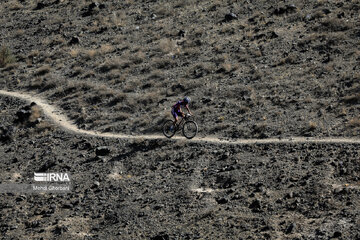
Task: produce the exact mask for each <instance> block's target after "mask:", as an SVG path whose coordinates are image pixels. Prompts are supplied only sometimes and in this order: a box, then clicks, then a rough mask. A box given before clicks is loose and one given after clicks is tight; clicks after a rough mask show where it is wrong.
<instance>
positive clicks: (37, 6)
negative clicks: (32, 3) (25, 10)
mask: <svg viewBox="0 0 360 240" xmlns="http://www.w3.org/2000/svg"><path fill="white" fill-rule="evenodd" d="M45 7H46V5H45V4H44V3H42V2H38V4H37V5H36V7H35V8H34V10H40V9H43V8H45Z"/></svg>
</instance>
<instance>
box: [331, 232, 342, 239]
mask: <svg viewBox="0 0 360 240" xmlns="http://www.w3.org/2000/svg"><path fill="white" fill-rule="evenodd" d="M339 237H341V232H337V231H336V232H334V235H333V238H339Z"/></svg>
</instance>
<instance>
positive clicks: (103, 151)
mask: <svg viewBox="0 0 360 240" xmlns="http://www.w3.org/2000/svg"><path fill="white" fill-rule="evenodd" d="M95 153H96V156H106V155H108V154H109V153H110V148H109V147H107V146H101V147H97V148H96V150H95Z"/></svg>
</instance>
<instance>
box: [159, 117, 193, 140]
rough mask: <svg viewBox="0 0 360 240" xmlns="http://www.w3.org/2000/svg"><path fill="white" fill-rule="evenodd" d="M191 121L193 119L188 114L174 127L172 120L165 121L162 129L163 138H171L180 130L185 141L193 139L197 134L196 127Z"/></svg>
mask: <svg viewBox="0 0 360 240" xmlns="http://www.w3.org/2000/svg"><path fill="white" fill-rule="evenodd" d="M192 119H193V117H192V116H191V115H190V114H186V115H185V117H183V118H182V119H181V121H180V122H179V123H177V124H176V125H175V126H174V121H173V120H166V121H165V123H164V124H163V127H162V131H163V134H164V135H165V137H167V138H171V137H172V136H174V135H175V133H176V132H177V131H178V130H180V129H182V133H183V135H184V136H185V137H186V138H187V139H191V138H193V137H195V136H196V134H197V132H198V125H197V123H196V122H195V121H194V120H192Z"/></svg>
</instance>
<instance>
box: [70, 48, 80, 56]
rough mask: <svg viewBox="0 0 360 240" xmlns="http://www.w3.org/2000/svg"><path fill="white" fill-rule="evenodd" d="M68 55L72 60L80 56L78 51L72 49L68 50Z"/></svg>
mask: <svg viewBox="0 0 360 240" xmlns="http://www.w3.org/2000/svg"><path fill="white" fill-rule="evenodd" d="M69 54H70V56H71V57H72V58H76V57H78V56H79V55H80V50H79V49H74V48H72V49H70V52H69Z"/></svg>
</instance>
